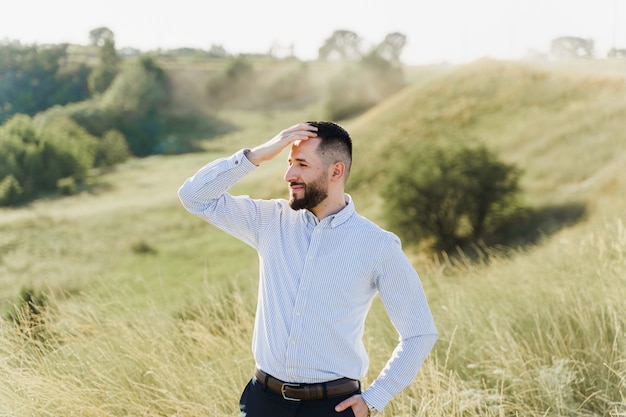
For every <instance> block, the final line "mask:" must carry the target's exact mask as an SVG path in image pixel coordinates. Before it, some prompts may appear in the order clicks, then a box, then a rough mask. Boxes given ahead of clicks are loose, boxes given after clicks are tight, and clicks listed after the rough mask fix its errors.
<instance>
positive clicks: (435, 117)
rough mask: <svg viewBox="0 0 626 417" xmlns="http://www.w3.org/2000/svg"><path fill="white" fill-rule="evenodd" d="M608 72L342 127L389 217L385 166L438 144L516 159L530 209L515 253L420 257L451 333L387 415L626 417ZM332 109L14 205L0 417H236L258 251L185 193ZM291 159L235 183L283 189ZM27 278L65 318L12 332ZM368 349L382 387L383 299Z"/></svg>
mask: <svg viewBox="0 0 626 417" xmlns="http://www.w3.org/2000/svg"><path fill="white" fill-rule="evenodd" d="M607 68H608V67H607ZM607 68H605V67H603V66H602V65H601V64H600V63H589V64H588V65H580V66H578V67H576V68H568V67H564V66H561V65H556V64H541V65H539V64H529V63H513V62H495V61H478V62H475V63H472V64H469V65H465V66H461V67H458V68H454V69H452V68H447V69H445V70H442V71H440V72H438V73H437V74H434V73H433V74H431V75H430V76H429V77H428V78H426V79H422V80H421V81H420V82H419V83H415V84H413V85H412V86H410V87H408V88H406V89H404V90H402V91H401V92H399V93H398V94H396V95H395V96H393V97H392V98H391V99H389V100H387V101H385V102H384V103H383V104H381V105H379V106H377V107H376V108H374V109H372V110H371V111H369V112H367V113H366V114H364V115H363V116H361V117H358V118H356V119H353V120H348V121H345V122H343V123H342V124H344V125H345V126H346V128H347V129H348V130H349V131H350V132H351V134H352V137H353V140H354V153H355V164H354V170H353V175H352V177H351V180H350V183H349V184H348V185H349V190H348V191H349V192H350V193H351V194H352V195H353V197H354V199H355V203H356V207H357V210H358V211H359V212H360V213H362V214H364V215H366V216H368V217H370V218H372V219H373V220H375V221H377V222H381V223H382V218H381V211H380V207H381V201H380V197H379V194H378V192H377V190H378V188H379V187H380V184H381V181H382V180H383V179H384V176H385V174H386V172H387V171H388V169H389V168H390V167H391V166H392V164H394V162H395V161H397V160H398V159H399V158H402V154H403V152H406V151H407V149H410V148H411V146H412V144H414V143H415V142H416V141H436V140H441V139H443V138H456V139H458V140H464V141H480V142H482V143H485V144H487V145H488V146H489V147H491V148H492V149H494V150H496V152H497V154H498V155H499V156H500V157H501V158H503V159H505V160H507V161H509V162H512V163H515V164H516V165H518V166H519V167H520V168H522V169H523V170H524V174H523V177H522V182H523V184H522V185H523V187H524V190H525V199H526V202H527V204H528V206H529V207H530V208H531V209H532V211H531V215H530V218H529V219H528V220H527V221H526V222H523V223H522V224H520V225H519V228H518V232H519V233H520V234H521V235H523V236H524V239H525V243H526V244H525V245H521V246H520V247H516V248H515V249H514V250H507V251H502V252H500V251H495V250H493V253H491V252H490V253H489V256H488V257H485V258H481V259H477V260H469V259H463V258H462V256H461V259H462V261H461V262H446V261H445V260H444V261H441V260H439V259H433V257H432V256H429V254H424V253H418V252H417V251H416V249H415V248H411V247H407V248H406V249H407V252H408V253H409V255H410V256H411V258H412V259H413V260H414V261H415V266H416V269H417V270H418V272H419V273H420V276H421V277H422V280H423V282H424V288H425V290H426V293H427V296H428V299H429V303H430V304H431V308H432V310H433V314H434V316H435V321H436V323H437V327H438V330H439V333H440V339H439V341H438V343H437V345H436V346H435V350H434V351H433V353H432V355H431V356H430V358H429V360H428V361H427V363H426V364H425V365H424V368H423V369H422V371H421V372H420V375H419V376H418V378H417V380H416V381H415V382H414V383H413V384H411V385H410V387H409V388H407V390H405V391H404V392H403V394H402V395H400V396H399V397H398V398H396V399H394V400H393V401H392V404H391V405H390V406H389V408H388V409H387V410H386V411H385V414H384V415H388V416H392V415H393V416H426V415H428V416H431V417H432V416H435V417H444V416H446V417H448V416H459V417H461V416H463V417H474V416H496V415H498V416H501V415H519V416H564V415H568V416H578V415H584V416H608V415H615V416H617V415H625V414H626V405H625V404H626V403H625V402H624V398H626V391H625V387H626V384H624V382H625V381H626V358H625V357H624V352H626V338H625V337H624V328H626V318H625V317H624V314H623V312H624V308H625V307H626V306H625V305H624V300H626V281H625V280H626V228H625V227H624V213H625V212H626V211H625V210H626V178H625V177H624V174H623V167H624V166H626V136H624V134H623V132H624V128H625V127H626V94H625V93H626V69H625V70H624V71H620V70H619V68H620V67H619V65H618V64H615V63H611V65H610V68H609V69H607ZM319 114H321V112H320V111H319V108H318V107H317V106H316V105H311V106H309V107H307V108H301V109H298V110H290V111H271V112H269V111H268V112H245V111H232V112H228V113H225V114H222V115H221V117H223V118H224V119H225V120H227V121H229V122H231V123H233V124H236V125H237V126H239V129H238V130H236V131H234V132H231V133H228V134H226V135H224V136H222V137H219V138H216V139H212V140H207V141H205V143H204V144H203V147H204V151H203V152H200V153H195V154H187V155H178V156H158V157H148V158H143V159H134V160H131V161H129V162H127V163H125V164H123V165H120V166H118V167H116V168H115V169H114V170H112V171H110V172H108V173H105V174H104V175H102V176H95V177H93V178H92V180H91V183H90V188H88V189H86V190H85V191H84V192H82V193H81V194H79V195H75V196H71V197H66V198H51V199H41V200H38V201H36V202H34V203H32V204H30V205H28V206H26V207H22V208H18V209H0V311H2V312H3V314H2V318H1V319H0V355H2V357H3V358H5V359H4V360H3V361H0V374H2V375H6V377H5V378H2V380H1V381H0V415H16V416H22V415H29V416H44V415H93V416H104V415H189V416H192V415H193V416H195V415H198V416H200V415H212V416H234V415H235V411H234V407H235V404H236V401H237V399H238V396H239V394H240V388H241V387H242V386H243V384H245V381H246V380H247V379H248V378H249V375H250V369H251V368H252V366H253V363H252V360H251V355H250V352H249V340H250V337H251V329H252V322H253V314H254V307H255V300H256V282H257V276H256V275H257V268H258V267H257V262H258V259H257V257H256V254H255V253H254V252H253V251H252V250H251V249H250V248H248V247H247V246H245V245H243V244H242V243H240V242H238V241H236V240H235V239H233V238H230V237H228V236H225V235H224V234H223V233H221V232H219V231H218V230H216V229H215V228H213V227H210V226H208V225H206V224H204V223H202V222H201V221H199V220H198V219H197V218H195V217H193V216H191V215H189V214H188V213H186V212H185V211H184V210H183V208H182V207H181V205H180V203H179V201H178V198H177V195H176V190H177V188H178V186H179V185H180V184H181V183H182V181H184V179H185V178H186V177H188V176H189V175H191V174H193V173H194V172H195V171H196V170H197V169H198V168H199V167H201V166H202V165H203V164H205V163H206V162H209V161H211V160H213V159H215V158H217V157H220V156H225V155H228V154H230V153H231V152H233V151H235V150H237V149H239V148H242V147H244V146H252V145H255V144H257V143H260V142H262V141H264V140H266V139H269V138H270V137H271V136H272V135H273V134H275V133H276V132H277V131H279V130H280V129H282V128H284V127H287V126H289V125H291V124H294V123H296V122H299V121H302V120H311V119H318V118H320V116H319ZM285 158H286V155H285ZM285 158H283V157H280V156H279V157H278V158H277V159H275V160H273V161H271V162H270V163H267V164H265V165H263V166H262V167H261V168H260V169H259V170H258V171H256V172H255V174H254V175H251V176H250V177H247V178H246V179H245V180H243V181H242V182H241V183H240V184H238V185H237V186H236V187H235V189H234V190H233V192H235V193H246V194H250V195H252V196H253V197H261V198H268V197H276V196H281V195H286V194H287V189H286V186H285V184H284V183H283V181H282V176H283V173H284V169H285ZM382 224H383V225H384V223H382ZM23 288H32V290H33V293H34V294H35V295H36V296H37V295H38V294H41V293H44V294H46V297H47V298H46V299H45V300H44V301H45V303H47V304H48V305H49V310H48V311H45V312H44V313H43V314H41V315H42V316H43V317H39V316H37V315H36V316H35V319H33V320H31V321H29V320H30V319H28V317H29V316H27V317H26V319H22V320H24V321H22V327H15V326H13V325H12V323H13V321H14V319H13V321H12V320H11V319H8V316H7V315H6V314H5V313H4V312H6V311H10V310H11V308H12V306H13V304H14V303H15V302H16V300H17V299H18V294H19V293H20V290H21V289H23ZM37 314H39V313H37ZM17 321H18V322H19V320H17ZM364 342H365V345H366V347H367V348H368V352H369V353H370V359H371V365H370V373H369V374H368V375H367V378H366V381H364V383H365V384H367V383H368V382H370V381H371V380H372V378H374V377H375V376H376V374H377V372H378V371H379V370H380V369H381V368H382V367H383V366H384V364H385V362H386V360H387V359H388V357H389V354H390V352H391V349H392V348H393V346H395V344H396V343H397V335H396V334H395V331H394V329H393V327H392V326H391V325H390V324H389V322H388V320H387V319H386V315H385V314H384V310H383V309H382V304H381V303H380V302H379V300H376V302H375V303H374V306H373V310H372V313H371V314H370V317H368V326H367V331H366V334H365V340H364ZM225 381H226V382H225ZM207 392H210V393H211V395H210V396H209V397H207V394H206V393H207Z"/></svg>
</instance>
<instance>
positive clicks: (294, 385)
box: [280, 382, 302, 401]
mask: <svg viewBox="0 0 626 417" xmlns="http://www.w3.org/2000/svg"><path fill="white" fill-rule="evenodd" d="M286 387H292V388H299V387H300V384H289V383H287V382H285V383H284V384H283V385H281V386H280V393H281V394H282V395H283V398H284V399H285V400H288V401H302V400H301V399H300V398H292V397H288V396H287V395H286V394H285V388H286Z"/></svg>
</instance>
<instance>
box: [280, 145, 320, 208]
mask: <svg viewBox="0 0 626 417" xmlns="http://www.w3.org/2000/svg"><path fill="white" fill-rule="evenodd" d="M319 142H320V139H316V138H313V139H308V140H306V141H297V142H295V143H294V144H293V145H292V146H291V152H290V153H289V160H288V163H289V168H288V169H287V172H286V173H285V181H287V182H288V183H289V195H290V199H289V205H290V206H291V208H292V209H294V210H300V209H308V210H312V209H313V208H315V207H317V206H318V205H319V204H320V203H321V202H323V201H324V200H325V199H326V197H328V178H327V172H326V169H324V165H323V163H322V160H321V159H320V158H319V156H318V155H317V153H316V152H315V150H316V149H317V146H318V145H319Z"/></svg>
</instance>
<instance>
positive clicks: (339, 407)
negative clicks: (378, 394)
mask: <svg viewBox="0 0 626 417" xmlns="http://www.w3.org/2000/svg"><path fill="white" fill-rule="evenodd" d="M357 401H358V397H357V396H356V395H354V396H352V397H350V398H348V399H346V400H343V401H342V402H340V403H339V404H337V405H336V406H335V411H336V412H338V413H340V412H342V411H343V410H346V409H348V408H350V407H352V406H353V405H356V403H357Z"/></svg>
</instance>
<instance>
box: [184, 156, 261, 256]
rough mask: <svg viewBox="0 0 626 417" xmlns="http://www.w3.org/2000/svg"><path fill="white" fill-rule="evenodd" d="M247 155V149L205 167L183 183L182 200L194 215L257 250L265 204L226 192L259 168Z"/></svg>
mask: <svg viewBox="0 0 626 417" xmlns="http://www.w3.org/2000/svg"><path fill="white" fill-rule="evenodd" d="M245 152H246V149H242V150H240V151H238V152H237V153H235V154H234V155H232V156H230V157H228V158H220V159H217V160H215V161H213V162H211V163H209V164H207V165H205V166H204V167H202V168H201V169H200V170H199V171H198V172H196V173H195V174H194V175H193V176H192V177H189V178H188V179H187V180H186V181H185V182H184V183H183V185H182V186H181V187H180V188H179V190H178V197H179V198H180V201H181V203H182V204H183V206H184V207H185V209H187V211H189V212H190V213H192V214H195V215H197V216H198V217H200V218H202V219H203V220H205V221H207V222H209V223H211V224H213V225H215V226H217V227H218V228H220V229H222V230H224V231H225V232H227V233H229V234H231V235H233V236H235V237H236V238H238V239H240V240H242V241H243V242H245V243H247V244H248V245H250V246H252V247H254V248H256V247H257V245H258V234H259V233H258V230H259V224H260V222H261V217H262V215H263V214H262V211H263V207H262V205H263V202H262V201H259V200H253V199H251V198H250V197H248V196H245V195H244V196H232V195H230V194H228V193H227V192H226V191H227V190H228V189H229V188H231V187H232V186H233V185H235V183H237V182H238V181H239V180H241V179H242V178H243V177H245V176H246V175H247V174H249V173H250V172H252V171H254V170H255V169H256V168H257V166H256V165H254V164H253V163H252V162H250V161H249V160H248V158H247V157H246V155H245ZM265 204H266V205H269V202H265Z"/></svg>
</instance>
